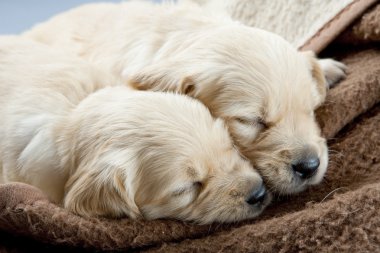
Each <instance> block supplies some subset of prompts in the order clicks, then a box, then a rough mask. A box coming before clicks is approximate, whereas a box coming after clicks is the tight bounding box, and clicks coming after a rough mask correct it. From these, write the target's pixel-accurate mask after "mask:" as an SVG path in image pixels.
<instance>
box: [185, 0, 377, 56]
mask: <svg viewBox="0 0 380 253" xmlns="http://www.w3.org/2000/svg"><path fill="white" fill-rule="evenodd" d="M183 1H193V2H196V3H198V4H200V5H202V6H204V7H205V8H208V9H210V10H213V11H218V12H220V11H222V12H225V13H227V15H229V16H231V17H232V18H234V19H236V20H238V21H240V22H242V23H243V24H246V25H249V26H254V27H258V28H262V29H264V30H267V31H271V32H274V33H277V34H279V35H281V36H282V37H284V38H285V39H286V40H288V41H289V42H290V43H292V44H293V45H294V46H295V47H297V48H300V49H302V50H313V51H315V52H317V53H319V52H320V51H321V50H322V49H323V48H325V47H326V46H327V45H328V44H329V43H330V42H331V41H332V40H333V39H335V38H336V37H337V36H338V35H339V34H340V33H341V32H342V31H343V30H344V29H345V28H347V26H348V25H349V24H350V23H352V21H353V20H355V19H356V18H357V17H360V15H362V13H363V12H364V11H365V10H366V9H367V8H368V7H369V6H371V5H372V4H374V3H375V2H377V0H339V1H330V0H281V1H266V0H255V1H252V0H183Z"/></svg>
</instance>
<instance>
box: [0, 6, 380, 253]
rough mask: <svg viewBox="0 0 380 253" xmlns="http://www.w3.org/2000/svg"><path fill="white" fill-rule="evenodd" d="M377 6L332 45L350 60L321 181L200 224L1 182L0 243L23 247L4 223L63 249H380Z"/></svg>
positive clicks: (322, 118) (332, 96) (332, 111)
mask: <svg viewBox="0 0 380 253" xmlns="http://www.w3.org/2000/svg"><path fill="white" fill-rule="evenodd" d="M379 6H380V5H377V6H374V7H373V8H371V10H369V12H367V13H366V14H365V15H363V16H362V17H361V18H359V19H358V20H357V21H356V23H355V24H354V25H353V26H351V27H350V28H349V29H348V30H346V31H345V32H344V33H343V34H342V35H341V36H340V37H339V39H338V40H337V41H336V42H335V46H334V47H331V48H330V49H329V50H327V52H326V53H325V54H327V56H333V57H336V58H338V59H339V60H342V61H343V62H344V63H346V64H347V65H348V76H347V78H346V79H345V80H343V81H342V82H341V83H340V85H339V86H337V87H336V88H333V89H332V90H330V92H329V93H328V97H327V102H326V103H325V105H323V106H322V107H321V108H320V109H319V110H318V111H317V118H318V121H319V123H320V125H321V128H322V132H323V134H324V135H325V136H326V137H327V138H328V139H329V148H330V165H329V168H328V171H327V174H326V178H325V180H324V181H323V182H322V183H321V184H320V185H318V186H315V187H312V188H310V189H308V190H307V191H305V192H303V193H301V194H298V195H296V196H289V197H283V198H281V199H276V200H275V202H274V203H273V204H272V205H271V206H270V207H269V208H268V209H267V210H266V211H265V212H264V213H263V215H262V216H260V217H259V218H257V219H255V220H251V221H246V222H242V223H238V224H229V225H220V224H215V225H211V226H196V225H191V224H185V223H182V222H177V221H169V220H158V221H151V222H149V221H132V220H129V219H120V220H106V219H95V218H93V219H84V218H81V217H79V216H76V215H73V214H71V213H69V212H67V211H66V210H64V209H62V208H61V207H59V206H57V205H55V204H53V203H49V201H48V200H47V198H46V197H45V196H44V194H42V193H41V192H40V191H39V190H38V189H36V188H34V187H32V186H28V185H25V184H18V183H14V184H4V185H0V251H1V250H2V249H6V248H5V247H1V245H2V244H6V245H7V248H12V249H13V250H17V249H18V244H19V243H20V242H19V241H18V239H14V241H12V240H10V239H9V237H7V238H6V240H7V242H5V241H2V240H5V239H3V238H2V237H1V233H7V235H12V236H23V237H24V238H26V237H27V238H31V239H32V240H31V241H27V243H29V244H30V246H29V247H26V246H25V245H23V249H25V248H28V249H29V250H30V251H33V250H34V251H36V250H38V249H37V247H41V244H40V243H36V242H34V241H38V242H42V243H44V247H48V248H49V247H50V249H52V250H53V249H55V250H56V249H58V248H57V247H56V246H53V245H58V247H59V249H63V250H64V251H65V249H66V247H68V246H70V247H81V248H87V249H90V250H138V251H141V250H147V251H158V252H216V251H223V252H273V251H274V252H299V251H301V252H380V212H379V210H380V50H379V49H378V48H377V47H376V43H378V42H379V36H378V34H379V32H378V29H380V22H379V21H380V19H379V16H380V7H379ZM374 22H375V23H374ZM352 43H355V46H353V44H352ZM342 44H344V46H341V45H342ZM364 44H365V45H366V46H365V47H364V46H362V45H364ZM337 45H338V46H337ZM15 238H16V237H15ZM46 245H48V246H46ZM34 247H36V248H34ZM45 249H46V248H45ZM70 249H71V248H70Z"/></svg>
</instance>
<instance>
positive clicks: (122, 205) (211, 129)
mask: <svg viewBox="0 0 380 253" xmlns="http://www.w3.org/2000/svg"><path fill="white" fill-rule="evenodd" d="M125 90H126V88H124V87H117V88H110V89H105V90H103V91H101V92H98V93H96V94H94V95H92V96H90V98H87V99H86V100H87V101H85V102H82V104H81V105H80V106H78V108H76V110H75V113H73V115H71V119H70V122H71V123H70V127H66V130H65V131H66V136H67V134H68V135H70V136H72V138H71V140H72V141H73V142H72V143H71V144H70V145H66V144H64V143H61V144H62V145H63V146H67V147H75V150H73V151H71V155H67V157H71V156H73V157H75V159H71V161H72V165H71V166H70V167H72V168H74V169H73V172H72V176H71V177H70V179H69V181H68V183H67V185H66V196H65V206H66V207H67V208H69V209H70V210H73V211H74V212H76V213H79V214H81V215H86V216H116V217H117V216H122V215H128V216H130V217H132V218H137V217H144V218H146V219H157V218H175V219H181V220H189V221H195V222H197V223H210V222H214V221H220V222H231V221H238V220H242V219H247V218H252V217H255V216H257V215H258V214H260V213H261V211H262V210H263V209H264V207H265V206H266V205H267V204H268V202H269V201H270V196H269V195H268V194H266V191H265V187H264V186H263V182H262V179H261V177H260V176H259V174H258V173H257V172H256V171H255V170H254V169H253V167H252V166H251V165H250V163H249V162H248V161H247V160H245V159H243V158H242V157H241V156H240V154H239V152H238V151H237V149H235V147H234V146H233V143H232V140H231V138H230V136H229V133H228V130H227V129H226V127H225V125H224V123H223V121H222V120H220V119H217V120H215V119H214V118H213V117H212V116H211V114H210V113H209V111H208V109H207V108H206V107H205V106H204V105H202V104H201V103H199V102H197V101H195V100H193V99H191V98H188V97H185V96H181V95H175V94H169V93H158V92H157V93H153V92H136V91H135V92H131V91H128V92H125ZM65 139H68V138H65ZM66 153H67V151H66ZM75 164H77V166H75ZM75 168H76V169H75Z"/></svg>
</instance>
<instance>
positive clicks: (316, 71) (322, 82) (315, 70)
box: [304, 51, 328, 105]
mask: <svg viewBox="0 0 380 253" xmlns="http://www.w3.org/2000/svg"><path fill="white" fill-rule="evenodd" d="M304 54H305V56H306V57H307V58H308V61H309V63H310V71H311V76H312V77H313V80H314V82H315V84H316V86H317V87H316V88H317V91H318V101H317V104H318V105H320V104H322V103H323V102H324V101H325V99H326V93H327V90H328V84H327V81H326V78H325V75H324V73H323V70H322V68H321V66H320V64H319V62H318V60H317V59H316V57H315V54H314V52H312V51H307V52H304Z"/></svg>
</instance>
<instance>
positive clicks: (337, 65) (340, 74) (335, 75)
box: [318, 59, 347, 88]
mask: <svg viewBox="0 0 380 253" xmlns="http://www.w3.org/2000/svg"><path fill="white" fill-rule="evenodd" d="M318 62H319V64H320V66H321V68H322V71H323V73H324V75H325V78H326V82H327V83H326V85H327V87H328V88H333V87H334V86H336V85H337V83H338V82H339V81H340V80H342V79H343V78H345V77H346V70H347V66H346V65H344V64H343V63H341V62H338V61H335V60H333V59H322V60H318Z"/></svg>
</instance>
